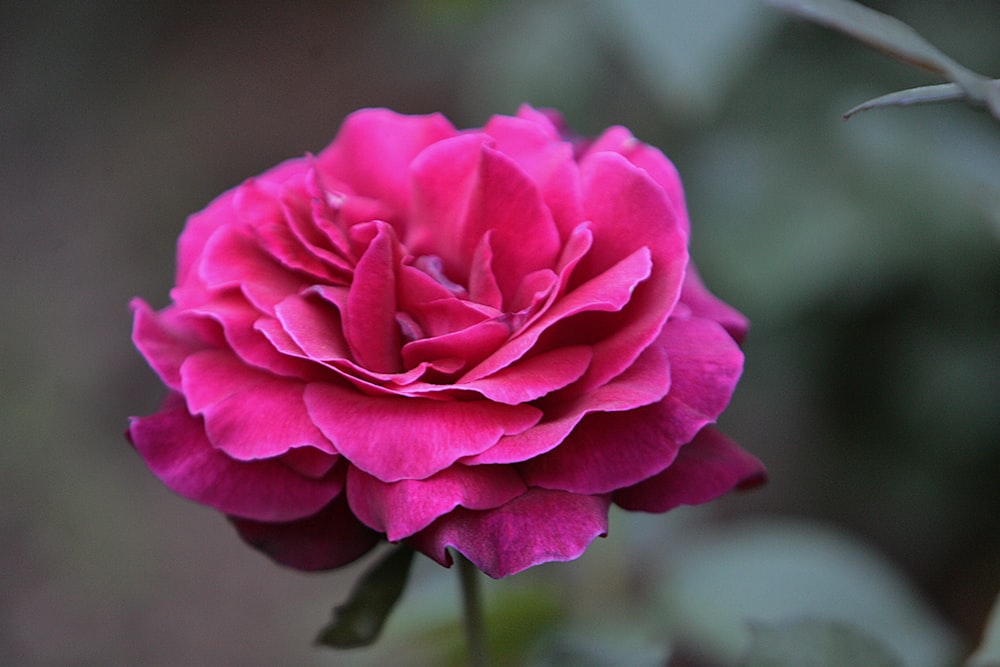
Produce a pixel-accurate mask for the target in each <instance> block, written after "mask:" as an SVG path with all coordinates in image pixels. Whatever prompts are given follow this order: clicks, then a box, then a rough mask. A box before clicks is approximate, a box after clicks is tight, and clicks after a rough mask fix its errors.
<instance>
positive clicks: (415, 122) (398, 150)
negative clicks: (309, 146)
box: [316, 109, 456, 212]
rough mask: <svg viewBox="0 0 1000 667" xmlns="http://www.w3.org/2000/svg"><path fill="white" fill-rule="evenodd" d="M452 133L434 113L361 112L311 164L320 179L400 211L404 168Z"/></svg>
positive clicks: (405, 195)
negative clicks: (344, 185) (339, 183)
mask: <svg viewBox="0 0 1000 667" xmlns="http://www.w3.org/2000/svg"><path fill="white" fill-rule="evenodd" d="M455 133H456V131H455V128H454V127H453V126H452V125H451V123H449V122H448V121H447V119H445V118H444V116H442V115H440V114H432V115H427V116H404V115H401V114H397V113H394V112H392V111H389V110H387V109H364V110H362V111H358V112H355V113H353V114H351V115H350V116H348V117H347V118H346V119H345V120H344V124H343V125H342V126H341V128H340V131H339V132H338V133H337V136H336V138H335V139H334V140H333V143H332V144H330V146H329V147H328V148H326V149H325V150H323V151H322V152H321V153H320V154H319V155H318V156H317V158H316V162H317V165H318V167H319V170H320V172H321V173H322V174H323V175H324V176H331V177H333V178H336V179H337V180H340V181H342V182H344V183H347V184H349V185H350V186H351V188H352V189H353V191H354V192H355V193H357V194H360V195H363V196H365V197H371V198H373V199H377V200H380V201H382V202H385V203H386V204H387V205H389V206H391V207H392V208H394V209H395V210H396V211H401V212H405V211H406V209H407V203H408V200H409V195H410V171H409V170H410V164H411V163H412V162H413V160H414V159H415V158H416V156H417V155H419V154H420V152H421V151H423V150H424V149H425V148H427V147H428V146H431V145H434V144H436V143H437V142H440V141H443V140H445V139H447V138H448V137H452V136H454V135H455Z"/></svg>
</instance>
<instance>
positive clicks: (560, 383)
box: [455, 345, 593, 405]
mask: <svg viewBox="0 0 1000 667" xmlns="http://www.w3.org/2000/svg"><path fill="white" fill-rule="evenodd" d="M592 356H593V355H592V353H591V351H590V348H589V347H586V346H582V345H577V346H571V347H562V348H557V349H555V350H552V351H550V352H543V353H542V354H539V355H537V356H534V357H531V358H529V359H525V360H522V361H519V362H517V363H516V364H513V365H511V366H508V367H507V368H504V369H501V370H499V371H497V372H496V373H494V374H493V375H490V376H487V377H485V378H482V379H479V380H474V381H472V382H466V383H458V384H456V385H455V387H456V388H459V389H471V390H473V391H476V392H478V393H479V394H481V395H482V396H484V397H485V398H488V399H489V400H491V401H497V402H499V403H506V404H508V405H517V404H519V403H528V402H529V401H533V400H535V399H537V398H541V397H542V396H545V395H546V394H549V393H551V392H553V391H555V390H557V389H562V388H563V387H565V386H566V385H568V384H570V383H572V382H575V381H576V380H578V379H579V378H580V377H581V376H582V375H583V374H584V373H585V372H586V370H587V368H588V367H589V366H590V360H591V358H592Z"/></svg>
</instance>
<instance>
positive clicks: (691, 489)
mask: <svg viewBox="0 0 1000 667" xmlns="http://www.w3.org/2000/svg"><path fill="white" fill-rule="evenodd" d="M766 480H767V471H766V470H765V469H764V465H763V464H762V463H761V462H760V461H758V460H757V459H756V458H755V457H754V456H752V455H750V454H748V453H747V452H745V451H744V450H743V449H741V448H740V447H739V446H738V445H736V443H734V442H732V441H731V440H729V439H728V438H727V437H726V436H724V435H723V434H722V433H721V432H719V431H718V430H717V429H715V428H712V427H708V428H705V429H703V430H702V431H701V432H699V433H698V435H697V437H695V439H694V440H692V441H691V442H690V443H688V444H687V445H685V446H684V447H681V450H680V452H679V453H678V455H677V459H676V460H675V461H674V462H673V464H672V465H671V466H670V467H669V468H667V469H666V470H664V471H663V472H661V473H660V474H658V475H655V476H654V477H651V478H650V479H647V480H645V481H643V482H640V483H639V484H636V485H635V486H632V487H629V488H627V489H622V490H620V491H617V492H615V494H614V496H613V497H614V502H615V504H616V505H619V506H620V507H623V508H625V509H627V510H633V511H642V512H666V511H667V510H671V509H673V508H675V507H677V506H679V505H698V504H701V503H707V502H708V501H710V500H715V499H716V498H718V497H719V496H721V495H724V494H726V493H729V492H730V491H732V490H733V489H748V488H752V487H754V486H757V485H759V484H763V483H764V482H765V481H766Z"/></svg>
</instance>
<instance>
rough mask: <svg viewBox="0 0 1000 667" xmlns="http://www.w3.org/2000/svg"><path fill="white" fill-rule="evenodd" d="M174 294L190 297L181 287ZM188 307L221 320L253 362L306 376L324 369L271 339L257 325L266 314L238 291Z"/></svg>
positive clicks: (233, 344)
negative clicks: (299, 357) (301, 358)
mask: <svg viewBox="0 0 1000 667" xmlns="http://www.w3.org/2000/svg"><path fill="white" fill-rule="evenodd" d="M173 296H174V299H175V300H176V301H177V302H178V303H185V302H186V301H187V300H188V299H187V297H186V296H185V295H184V294H182V293H181V292H179V291H177V290H175V291H174V293H173ZM185 308H186V309H187V311H188V312H189V313H191V314H192V315H197V316H201V317H205V318H210V319H211V320H214V321H215V322H218V323H219V324H220V325H221V326H222V331H223V333H224V334H225V341H226V343H227V347H228V348H229V349H230V350H232V352H233V353H235V354H236V355H237V356H238V357H239V358H240V359H242V360H243V361H244V362H245V363H246V364H247V365H249V366H253V367H255V368H260V369H263V370H266V371H268V372H270V373H273V374H275V375H281V376H285V377H295V378H302V379H316V378H317V377H318V375H317V374H318V373H320V371H321V369H318V368H316V367H315V366H314V365H312V364H309V363H304V362H303V361H301V360H299V359H294V358H291V357H289V356H288V355H287V354H286V353H284V350H281V349H279V348H277V347H276V346H275V345H274V343H273V342H272V341H270V340H268V338H267V337H266V336H265V335H264V334H263V333H262V332H261V331H260V330H259V327H258V326H257V325H258V322H259V320H260V319H261V317H262V315H261V314H260V312H259V311H258V310H257V309H256V308H254V307H253V306H251V305H250V304H249V303H247V301H246V299H245V298H243V295H242V294H240V293H239V292H237V291H232V290H230V291H227V292H224V293H222V294H218V295H214V296H212V297H211V299H210V300H209V301H207V302H204V303H198V304H197V305H195V304H191V303H185ZM264 317H266V316H264Z"/></svg>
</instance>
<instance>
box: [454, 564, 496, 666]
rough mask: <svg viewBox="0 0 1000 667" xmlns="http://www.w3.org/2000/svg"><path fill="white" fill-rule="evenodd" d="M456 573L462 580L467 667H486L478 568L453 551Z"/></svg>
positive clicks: (484, 632)
mask: <svg viewBox="0 0 1000 667" xmlns="http://www.w3.org/2000/svg"><path fill="white" fill-rule="evenodd" d="M455 555H456V557H457V558H456V559H457V560H458V574H459V577H460V578H461V581H462V606H463V607H464V610H465V642H466V646H467V649H468V655H469V667H488V665H489V664H490V662H489V660H488V659H487V656H486V629H485V626H484V625H483V603H482V598H481V597H480V595H479V570H478V569H476V566H475V565H473V564H472V563H471V562H469V559H467V558H466V557H465V556H463V555H462V554H460V553H457V552H456V553H455Z"/></svg>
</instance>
